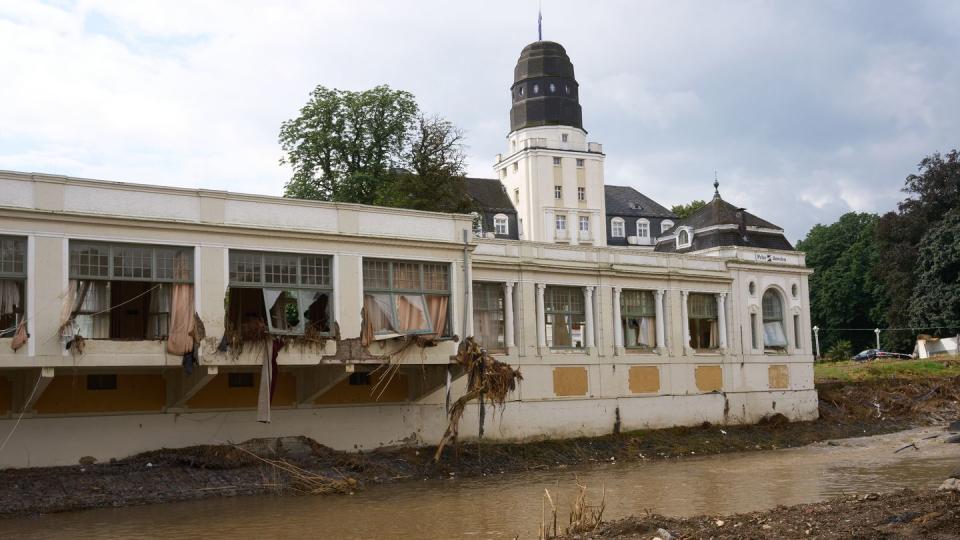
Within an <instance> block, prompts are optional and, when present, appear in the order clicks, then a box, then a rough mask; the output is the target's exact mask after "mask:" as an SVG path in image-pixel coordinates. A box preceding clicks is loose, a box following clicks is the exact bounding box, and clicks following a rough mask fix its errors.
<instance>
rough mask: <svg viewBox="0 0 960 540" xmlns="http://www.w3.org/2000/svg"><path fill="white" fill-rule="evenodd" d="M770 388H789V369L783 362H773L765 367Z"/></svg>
mask: <svg viewBox="0 0 960 540" xmlns="http://www.w3.org/2000/svg"><path fill="white" fill-rule="evenodd" d="M767 375H768V377H769V382H770V388H773V389H786V388H790V369H789V368H788V367H787V366H786V365H783V364H774V365H772V366H770V367H768V368H767Z"/></svg>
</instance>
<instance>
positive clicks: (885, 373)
mask: <svg viewBox="0 0 960 540" xmlns="http://www.w3.org/2000/svg"><path fill="white" fill-rule="evenodd" d="M813 370H814V378H815V380H816V382H825V381H840V382H858V381H871V380H877V379H926V378H929V377H955V376H958V375H960V360H958V359H957V357H948V358H944V359H936V360H933V359H926V360H884V359H880V360H871V361H868V362H854V361H852V360H847V361H844V362H824V363H821V364H816V365H815V366H814V368H813Z"/></svg>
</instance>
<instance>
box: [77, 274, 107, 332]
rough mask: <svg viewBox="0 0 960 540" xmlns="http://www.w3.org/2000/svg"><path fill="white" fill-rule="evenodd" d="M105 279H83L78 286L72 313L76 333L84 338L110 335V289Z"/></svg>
mask: <svg viewBox="0 0 960 540" xmlns="http://www.w3.org/2000/svg"><path fill="white" fill-rule="evenodd" d="M108 285H109V282H107V281H83V282H81V283H80V285H79V287H78V289H77V290H78V292H77V296H76V299H75V301H74V309H73V314H74V317H75V320H76V327H77V333H78V334H80V335H81V336H83V337H85V338H91V339H107V338H109V337H110V289H109V287H108ZM77 312H82V314H79V315H78V314H77Z"/></svg>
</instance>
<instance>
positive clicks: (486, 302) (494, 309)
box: [473, 281, 506, 351]
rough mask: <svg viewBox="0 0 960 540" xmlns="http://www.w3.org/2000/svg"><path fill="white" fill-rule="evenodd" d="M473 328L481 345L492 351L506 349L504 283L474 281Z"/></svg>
mask: <svg viewBox="0 0 960 540" xmlns="http://www.w3.org/2000/svg"><path fill="white" fill-rule="evenodd" d="M473 329H474V336H475V337H476V338H477V340H478V341H479V343H480V345H481V346H483V347H485V348H486V349H488V350H491V351H502V350H504V349H506V346H505V345H504V343H505V339H504V331H505V326H504V297H503V283H481V282H477V281H475V282H474V283H473Z"/></svg>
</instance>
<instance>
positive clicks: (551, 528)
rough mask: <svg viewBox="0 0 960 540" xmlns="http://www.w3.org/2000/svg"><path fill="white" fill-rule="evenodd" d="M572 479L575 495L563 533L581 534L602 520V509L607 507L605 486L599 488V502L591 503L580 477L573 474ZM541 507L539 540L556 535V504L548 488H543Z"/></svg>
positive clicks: (598, 524) (545, 539)
mask: <svg viewBox="0 0 960 540" xmlns="http://www.w3.org/2000/svg"><path fill="white" fill-rule="evenodd" d="M574 481H575V482H576V483H577V490H578V491H577V496H576V498H575V499H574V500H573V504H572V505H571V506H570V520H569V525H568V526H567V528H566V529H565V530H564V534H567V535H572V534H582V533H587V532H592V531H595V530H597V527H599V526H600V523H601V522H602V521H603V511H604V510H605V509H606V507H607V489H606V486H604V487H602V488H601V491H600V504H597V505H592V504H589V503H588V502H587V486H586V485H585V484H583V483H581V482H580V478H578V477H577V476H574ZM543 493H544V495H543V501H542V502H543V507H542V509H541V513H540V530H539V536H538V538H539V540H547V539H549V538H556V537H557V535H558V528H557V504H556V501H554V497H553V496H552V495H551V494H550V490H548V489H544V490H543ZM547 502H549V503H550V519H549V521H548V519H547V514H546V510H547V508H546V503H547Z"/></svg>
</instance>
